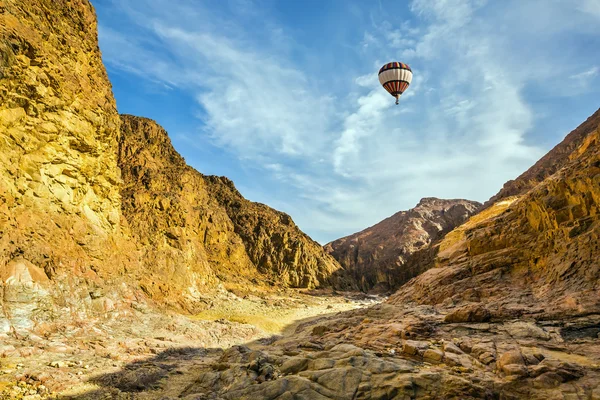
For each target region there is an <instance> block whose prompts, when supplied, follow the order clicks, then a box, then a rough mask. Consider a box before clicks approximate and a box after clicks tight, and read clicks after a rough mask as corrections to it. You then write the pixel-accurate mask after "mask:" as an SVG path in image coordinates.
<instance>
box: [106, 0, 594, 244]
mask: <svg viewBox="0 0 600 400" xmlns="http://www.w3.org/2000/svg"><path fill="white" fill-rule="evenodd" d="M236 1H239V2H240V3H239V4H242V5H243V7H238V8H236V13H237V14H236V15H235V16H232V17H231V18H228V16H227V15H225V16H223V15H221V14H222V13H221V14H220V13H219V12H217V11H214V10H209V9H206V8H202V9H200V8H199V5H198V2H193V1H184V0H182V1H181V2H177V3H174V4H173V3H171V2H168V1H167V0H151V1H147V2H146V3H147V7H145V8H143V9H141V8H135V7H133V4H134V3H135V1H133V0H125V1H122V2H119V3H114V4H115V6H118V7H120V8H121V10H122V12H124V13H126V14H127V15H129V18H130V19H131V21H133V22H134V23H137V25H136V27H135V29H133V32H134V34H132V31H128V32H121V31H119V29H121V28H118V27H116V26H110V27H107V26H102V24H103V22H102V21H101V31H100V36H101V43H102V46H103V47H102V50H103V53H104V58H105V60H106V61H107V62H108V64H109V66H110V67H111V68H114V69H119V70H123V71H126V72H128V73H133V74H137V75H138V76H139V77H143V78H144V79H149V80H151V81H153V82H159V83H160V84H161V85H164V86H165V87H172V88H178V89H180V90H185V91H187V92H188V93H190V94H192V97H193V98H194V99H196V101H197V105H198V107H199V110H200V111H201V115H202V121H201V122H202V124H203V126H204V129H205V135H208V136H209V137H210V139H211V140H212V142H213V143H214V144H215V145H217V146H219V147H221V148H223V149H225V150H227V151H228V152H230V153H231V154H233V155H235V156H236V157H237V158H238V159H240V160H241V162H242V163H243V164H245V165H249V166H251V168H253V169H254V170H256V171H258V173H257V176H256V179H257V180H261V182H264V184H263V185H253V184H252V182H236V184H237V185H238V187H240V188H242V189H243V190H242V192H243V193H244V194H246V195H247V196H249V197H250V198H251V199H255V200H259V201H261V202H265V203H267V204H269V205H272V206H275V207H278V208H282V209H283V210H284V211H286V212H288V213H290V214H291V215H292V216H293V217H294V219H295V220H296V222H297V223H298V225H299V226H300V227H301V228H302V229H304V230H306V231H307V232H308V233H311V234H313V235H317V237H316V239H319V240H322V241H326V240H330V239H334V238H336V237H339V236H341V235H343V234H349V233H351V232H353V231H357V230H360V229H363V228H365V227H366V226H369V225H372V224H373V223H375V222H377V221H378V220H381V219H382V218H384V217H386V216H389V215H391V214H392V213H394V212H396V211H398V210H400V209H406V208H409V207H412V206H414V204H416V202H417V201H418V200H419V198H421V197H426V196H438V197H448V198H457V197H462V198H471V199H475V200H480V201H484V200H486V199H487V198H488V197H489V196H491V195H492V194H494V193H495V192H497V191H498V190H499V189H500V188H501V186H502V184H503V183H504V182H505V181H506V180H508V179H512V178H514V177H516V176H517V175H519V174H520V173H521V172H523V171H524V170H525V169H526V168H527V167H529V166H530V165H531V164H533V162H534V161H535V160H536V159H537V158H539V156H541V155H542V154H543V152H544V150H546V149H541V148H538V147H536V146H532V145H530V144H528V143H527V140H526V139H527V134H528V132H530V131H531V130H532V128H533V127H534V126H535V118H534V115H535V113H534V110H533V108H532V106H531V104H530V103H529V102H528V101H527V100H526V96H525V95H524V92H525V90H526V88H527V87H528V86H529V85H531V84H532V82H542V81H544V82H545V81H546V80H548V79H553V78H556V77H557V76H561V77H564V76H570V79H569V80H570V81H572V84H573V85H575V86H576V85H580V86H581V85H585V84H587V83H589V82H591V81H592V80H593V79H595V78H596V76H597V75H598V67H594V66H592V67H590V66H589V65H587V64H585V63H583V64H582V63H580V62H579V61H578V64H577V65H579V66H581V65H584V67H583V68H579V69H578V70H577V71H579V72H577V73H573V72H567V71H572V69H573V65H570V64H569V63H561V64H560V66H557V64H558V63H556V62H554V61H555V60H554V59H553V57H554V56H555V53H552V52H548V53H543V52H539V51H531V49H532V48H536V47H535V46H534V45H539V46H542V45H544V44H546V43H553V39H555V38H556V37H557V35H561V37H562V35H565V32H568V31H569V30H573V29H580V27H579V25H580V24H579V25H578V24H576V23H574V22H573V20H574V19H576V17H577V16H576V15H574V14H569V17H571V18H569V19H568V22H565V24H564V25H567V26H564V25H563V24H562V23H561V21H562V18H564V13H565V12H566V11H564V8H565V5H564V4H565V3H564V2H562V3H561V2H556V1H555V0H553V4H554V3H556V7H555V8H552V7H542V8H543V9H544V10H545V11H543V13H544V15H543V19H544V20H543V21H541V22H540V20H536V21H537V22H535V21H534V22H533V23H532V24H533V25H535V24H536V23H537V24H538V25H539V26H540V27H548V28H547V29H541V28H540V29H541V31H540V32H541V33H540V36H539V38H538V37H537V36H534V35H532V34H530V33H527V29H529V28H528V27H527V26H522V25H523V24H522V21H523V20H527V19H533V20H535V16H536V12H538V11H537V10H536V9H535V7H533V8H532V7H529V5H523V3H524V2H520V1H516V0H515V1H512V2H510V4H509V2H506V3H505V2H487V1H482V0H471V1H470V0H452V1H450V0H436V1H432V0H414V1H413V2H412V3H411V5H410V10H411V12H412V16H411V18H407V16H403V18H398V19H395V18H394V16H393V15H387V14H384V12H385V10H379V8H378V7H376V10H375V11H374V12H378V13H379V14H378V15H377V16H376V17H373V18H372V24H371V26H365V27H362V29H364V32H359V34H358V35H357V36H358V37H359V39H358V40H357V43H356V44H355V47H356V48H355V49H354V50H355V51H356V54H357V55H359V56H360V60H359V61H358V62H357V65H354V66H353V68H352V70H354V71H356V70H358V71H361V73H359V74H351V73H348V72H346V71H345V70H344V69H340V70H331V69H329V70H327V71H325V72H324V71H323V70H321V69H319V68H318V63H314V62H313V63H311V65H310V67H309V66H307V65H305V64H303V63H302V62H297V61H298V59H297V58H295V57H294V56H293V54H294V53H295V52H298V51H303V52H304V51H309V50H308V49H306V48H304V47H302V45H301V44H299V43H296V42H294V39H293V37H292V36H290V33H289V32H287V31H286V29H285V27H282V26H279V25H278V24H277V22H276V21H273V20H272V18H271V17H270V16H268V15H263V14H261V13H260V12H259V11H257V8H256V7H253V6H252V2H250V1H248V0H236ZM544 4H547V3H545V2H544ZM580 4H581V7H580V9H581V10H585V13H584V12H582V11H578V12H579V13H580V14H582V15H584V18H589V15H595V14H594V13H595V10H596V8H595V4H596V3H595V2H593V1H587V2H586V1H582V2H581V3H580ZM538 5H539V4H538ZM490 7H497V8H498V7H499V8H501V9H502V11H506V13H508V14H510V15H513V14H514V16H515V21H513V20H512V19H511V18H509V17H506V18H505V17H504V15H505V13H503V12H496V11H498V10H492V11H490V10H489V9H490ZM548 8H550V10H547V9H548ZM556 10H559V11H560V12H559V11H556ZM573 12H575V11H571V13H573ZM244 13H248V15H246V14H244ZM511 13H513V14H511ZM561 13H562V14H563V15H560V18H557V14H558V15H559V14H561ZM250 14H251V15H250ZM517 17H518V18H517ZM582 18H583V17H582ZM246 20H249V21H261V22H260V24H259V25H257V24H256V22H254V25H253V29H249V28H248V27H247V26H245V25H244V23H241V22H240V23H239V24H237V25H236V22H239V21H246ZM548 21H553V22H554V23H555V25H556V26H553V25H552V24H549V23H548ZM231 32H233V33H231ZM579 33H580V34H581V33H582V31H581V30H580V31H579ZM540 38H541V39H540ZM538 41H541V42H539V43H538ZM520 43H527V46H523V47H520ZM330 46H331V47H330V48H331V51H332V52H335V51H336V43H333V42H332V43H331V44H330ZM532 46H533V47H532ZM298 49H301V50H298ZM344 51H347V50H344ZM398 58H399V59H400V60H402V61H407V62H409V63H410V64H411V65H412V66H413V70H414V73H415V75H414V80H413V83H412V84H411V87H410V88H409V89H408V91H407V92H406V93H405V94H404V95H403V96H402V98H401V100H400V105H399V106H395V105H394V99H393V98H392V97H391V96H390V95H389V94H387V92H385V91H384V90H383V89H382V88H381V87H380V86H379V82H378V80H377V75H376V72H377V70H378V68H379V66H380V65H382V64H383V63H384V62H387V61H389V60H391V59H398ZM409 60H410V61H409ZM413 63H414V64H413ZM313 64H317V67H315V66H314V65H313ZM530 66H531V67H530ZM327 74H329V75H327ZM326 82H331V83H330V85H337V86H327V85H326V84H325V83H326ZM344 91H346V92H347V95H346V97H344V98H335V97H334V96H333V95H331V94H330V93H341V92H344ZM188 139H190V138H189V137H188ZM556 139H557V141H558V139H559V138H556ZM269 180H271V181H275V182H277V188H284V189H283V190H274V191H272V192H269V191H265V189H264V188H265V187H266V186H268V184H269V183H268V182H269ZM274 192H278V193H279V194H277V195H275V194H273V193H274Z"/></svg>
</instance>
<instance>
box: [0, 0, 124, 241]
mask: <svg viewBox="0 0 600 400" xmlns="http://www.w3.org/2000/svg"><path fill="white" fill-rule="evenodd" d="M4 3H5V5H3V8H4V11H3V12H2V13H1V14H0V46H1V49H0V50H1V52H2V54H3V59H2V62H1V63H0V154H2V156H1V157H2V160H1V161H2V162H1V163H0V178H1V181H2V188H1V189H2V193H3V196H4V197H5V198H10V199H11V201H13V202H14V203H13V205H14V206H15V207H19V206H22V205H27V206H29V205H31V204H32V203H34V204H35V206H36V208H38V210H40V211H41V210H44V211H48V212H64V213H69V214H76V215H81V216H82V217H85V218H87V219H88V220H89V221H90V222H91V223H92V224H93V225H95V226H97V227H98V228H100V229H101V230H104V231H107V232H112V231H114V230H115V229H117V228H118V218H114V217H113V218H108V216H109V215H113V216H114V215H115V214H117V215H118V213H119V209H120V200H119V187H118V182H119V179H118V168H117V164H116V146H117V136H118V133H119V117H118V114H117V110H116V106H115V101H114V99H113V96H112V92H111V86H110V82H109V81H108V77H107V75H106V72H105V70H104V67H103V65H102V61H101V56H100V51H99V50H98V43H97V40H96V19H95V15H94V11H93V8H92V7H91V6H90V4H89V3H88V2H87V1H81V0H79V1H74V2H68V3H67V2H55V1H52V0H45V1H7V2H4ZM64 16H69V17H68V18H69V19H70V20H68V21H67V20H66V19H65V17H64ZM87 193H92V194H93V195H92V196H86V195H85V194H87Z"/></svg>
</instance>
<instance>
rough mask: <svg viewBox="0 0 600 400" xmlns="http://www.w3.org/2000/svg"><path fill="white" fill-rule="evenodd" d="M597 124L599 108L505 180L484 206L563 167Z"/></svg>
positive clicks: (599, 113)
mask: <svg viewBox="0 0 600 400" xmlns="http://www.w3.org/2000/svg"><path fill="white" fill-rule="evenodd" d="M598 124H600V110H598V111H596V112H595V113H594V114H593V115H591V116H590V117H589V118H588V119H587V120H586V121H585V122H584V123H582V124H581V125H579V126H578V127H577V129H574V130H573V131H571V132H570V133H569V134H568V135H567V136H566V137H565V139H564V140H563V141H562V142H561V143H559V144H558V145H556V147H554V148H553V149H552V150H550V151H549V152H548V154H546V155H545V156H544V157H542V158H541V159H540V160H539V161H538V162H536V163H535V164H534V165H533V166H532V167H531V168H529V169H528V170H527V171H525V172H524V173H523V174H521V175H520V176H519V177H518V178H516V179H514V180H510V181H508V182H506V183H505V184H504V186H503V188H502V189H501V190H500V191H499V192H498V193H497V194H496V195H495V196H493V197H492V198H490V199H489V200H488V201H486V202H485V205H484V206H485V207H489V206H491V205H493V204H494V203H496V202H498V201H500V200H502V199H504V198H506V197H510V196H517V195H520V194H523V193H525V192H526V191H527V190H529V189H531V188H533V187H534V186H535V185H537V184H538V183H540V182H541V181H543V180H544V179H546V178H547V177H549V176H550V175H552V174H554V173H555V172H556V171H558V170H559V169H561V168H562V167H564V166H565V165H566V164H567V163H568V162H569V160H570V157H571V154H572V153H573V151H574V150H575V149H577V148H578V147H580V146H581V145H582V143H583V142H584V141H585V140H586V138H587V137H588V135H589V134H590V133H591V132H593V131H594V130H595V129H596V128H597V126H598Z"/></svg>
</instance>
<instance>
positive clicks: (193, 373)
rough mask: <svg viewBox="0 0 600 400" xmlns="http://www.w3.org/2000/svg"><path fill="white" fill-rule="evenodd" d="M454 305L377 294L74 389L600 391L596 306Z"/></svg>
mask: <svg viewBox="0 0 600 400" xmlns="http://www.w3.org/2000/svg"><path fill="white" fill-rule="evenodd" d="M447 311H452V307H449V309H446V308H438V307H431V306H412V307H405V306H403V305H391V304H379V305H375V306H372V307H369V308H367V309H359V310H353V311H347V312H343V313H336V314H333V315H330V316H326V317H321V318H317V319H314V318H313V319H310V320H307V321H305V322H303V323H301V324H300V325H298V327H297V328H296V329H295V332H294V333H293V334H291V335H289V336H284V337H277V336H276V337H272V338H269V339H265V340H258V341H255V342H253V343H250V344H247V345H242V346H234V347H231V348H229V349H226V350H220V349H219V350H212V349H211V350H206V349H183V350H182V351H181V352H179V353H176V352H174V351H165V352H164V353H162V354H159V355H158V356H157V357H155V358H153V359H145V360H144V361H143V362H134V363H130V364H129V365H127V366H125V367H124V368H123V369H121V370H119V371H116V372H111V373H108V374H105V375H103V376H97V377H95V378H94V380H93V381H94V383H96V385H98V386H96V387H95V388H94V389H95V390H91V391H88V392H86V393H85V394H81V395H80V396H74V397H72V398H73V399H90V398H91V399H100V398H107V397H109V395H110V397H111V398H115V399H128V398H144V399H146V398H147V399H161V398H165V396H171V397H176V398H209V399H210V398H218V399H303V398H306V399H323V400H325V399H335V400H337V399H340V400H341V399H421V398H422V399H538V400H542V399H562V398H590V399H593V398H596V397H598V395H600V373H599V371H598V367H597V365H598V362H599V361H600V343H599V341H598V339H597V338H596V337H595V336H593V334H597V329H596V330H593V329H590V328H589V327H593V326H596V324H598V322H600V320H599V319H598V316H588V317H583V318H572V319H566V318H565V319H562V320H546V321H532V320H530V321H524V320H521V321H503V322H502V321H497V322H482V321H474V320H473V319H472V318H468V319H470V321H464V320H463V319H462V318H459V319H458V320H455V319H454V318H445V317H444V315H446V316H448V315H451V313H447ZM472 315H473V316H475V315H477V312H475V313H473V314H472ZM445 319H447V321H445ZM585 327H588V330H587V331H586V330H585V329H586V328H585ZM588 331H589V334H587V335H581V334H580V335H574V334H573V332H588ZM186 353H187V354H186Z"/></svg>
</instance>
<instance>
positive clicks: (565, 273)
mask: <svg viewBox="0 0 600 400" xmlns="http://www.w3.org/2000/svg"><path fill="white" fill-rule="evenodd" d="M576 143H578V145H577V144H576ZM551 159H555V160H556V161H555V162H551V161H548V160H551ZM530 176H533V177H534V178H528V177H530ZM544 176H545V178H543V177H544ZM537 179H539V180H540V182H539V183H537V184H535V182H536V180H537ZM516 182H517V185H521V187H522V189H520V190H522V191H523V192H522V194H520V195H519V194H518V193H517V195H515V196H510V197H503V198H502V200H500V201H497V202H496V203H494V204H493V205H492V206H490V207H488V208H487V209H486V210H485V211H484V212H482V213H480V214H478V215H476V216H475V217H473V218H471V219H470V220H469V221H467V223H465V224H463V225H462V226H460V227H458V228H457V229H455V230H454V231H452V232H451V233H449V234H448V235H446V237H445V238H444V239H443V240H442V242H441V244H440V251H439V253H438V255H437V257H436V260H435V266H436V268H432V269H430V270H428V271H427V272H425V273H424V274H422V275H421V276H419V277H417V278H415V279H414V280H413V281H411V282H409V283H408V284H407V285H405V286H404V287H402V288H401V289H400V290H399V291H398V292H397V293H396V294H395V295H394V297H393V299H392V300H391V302H393V303H396V304H399V303H405V302H407V301H415V302H418V303H421V304H441V303H464V302H477V303H481V304H485V306H486V307H488V308H489V309H490V310H492V314H491V315H493V316H496V317H515V316H520V315H523V314H526V315H531V316H535V317H536V318H550V317H554V318H556V317H559V316H575V315H586V314H591V313H598V312H599V311H600V300H599V298H598V295H597V294H598V290H599V289H600V283H599V282H600V281H599V278H600V263H599V258H598V255H600V244H599V243H600V240H599V239H600V218H599V216H600V208H599V207H600V206H599V204H600V110H599V111H597V112H596V113H595V114H594V115H593V116H592V117H590V118H589V119H588V120H587V121H586V122H585V123H584V124H582V125H581V126H580V127H579V128H577V129H576V130H575V131H573V132H572V133H571V134H569V136H567V138H566V139H565V141H564V142H563V143H561V144H560V145H558V146H557V147H556V148H554V149H553V150H552V151H551V152H550V153H549V155H547V156H546V157H544V158H543V159H542V160H541V161H540V162H538V163H537V164H536V166H534V167H533V168H532V169H531V170H530V171H528V172H527V173H525V174H523V175H522V176H521V178H519V179H517V181H516ZM519 182H522V183H519ZM527 186H529V189H527V188H526V187H527ZM505 187H506V186H505ZM501 193H502V192H501ZM504 196H506V194H504ZM461 318H462V317H461ZM466 318H468V317H466Z"/></svg>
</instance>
